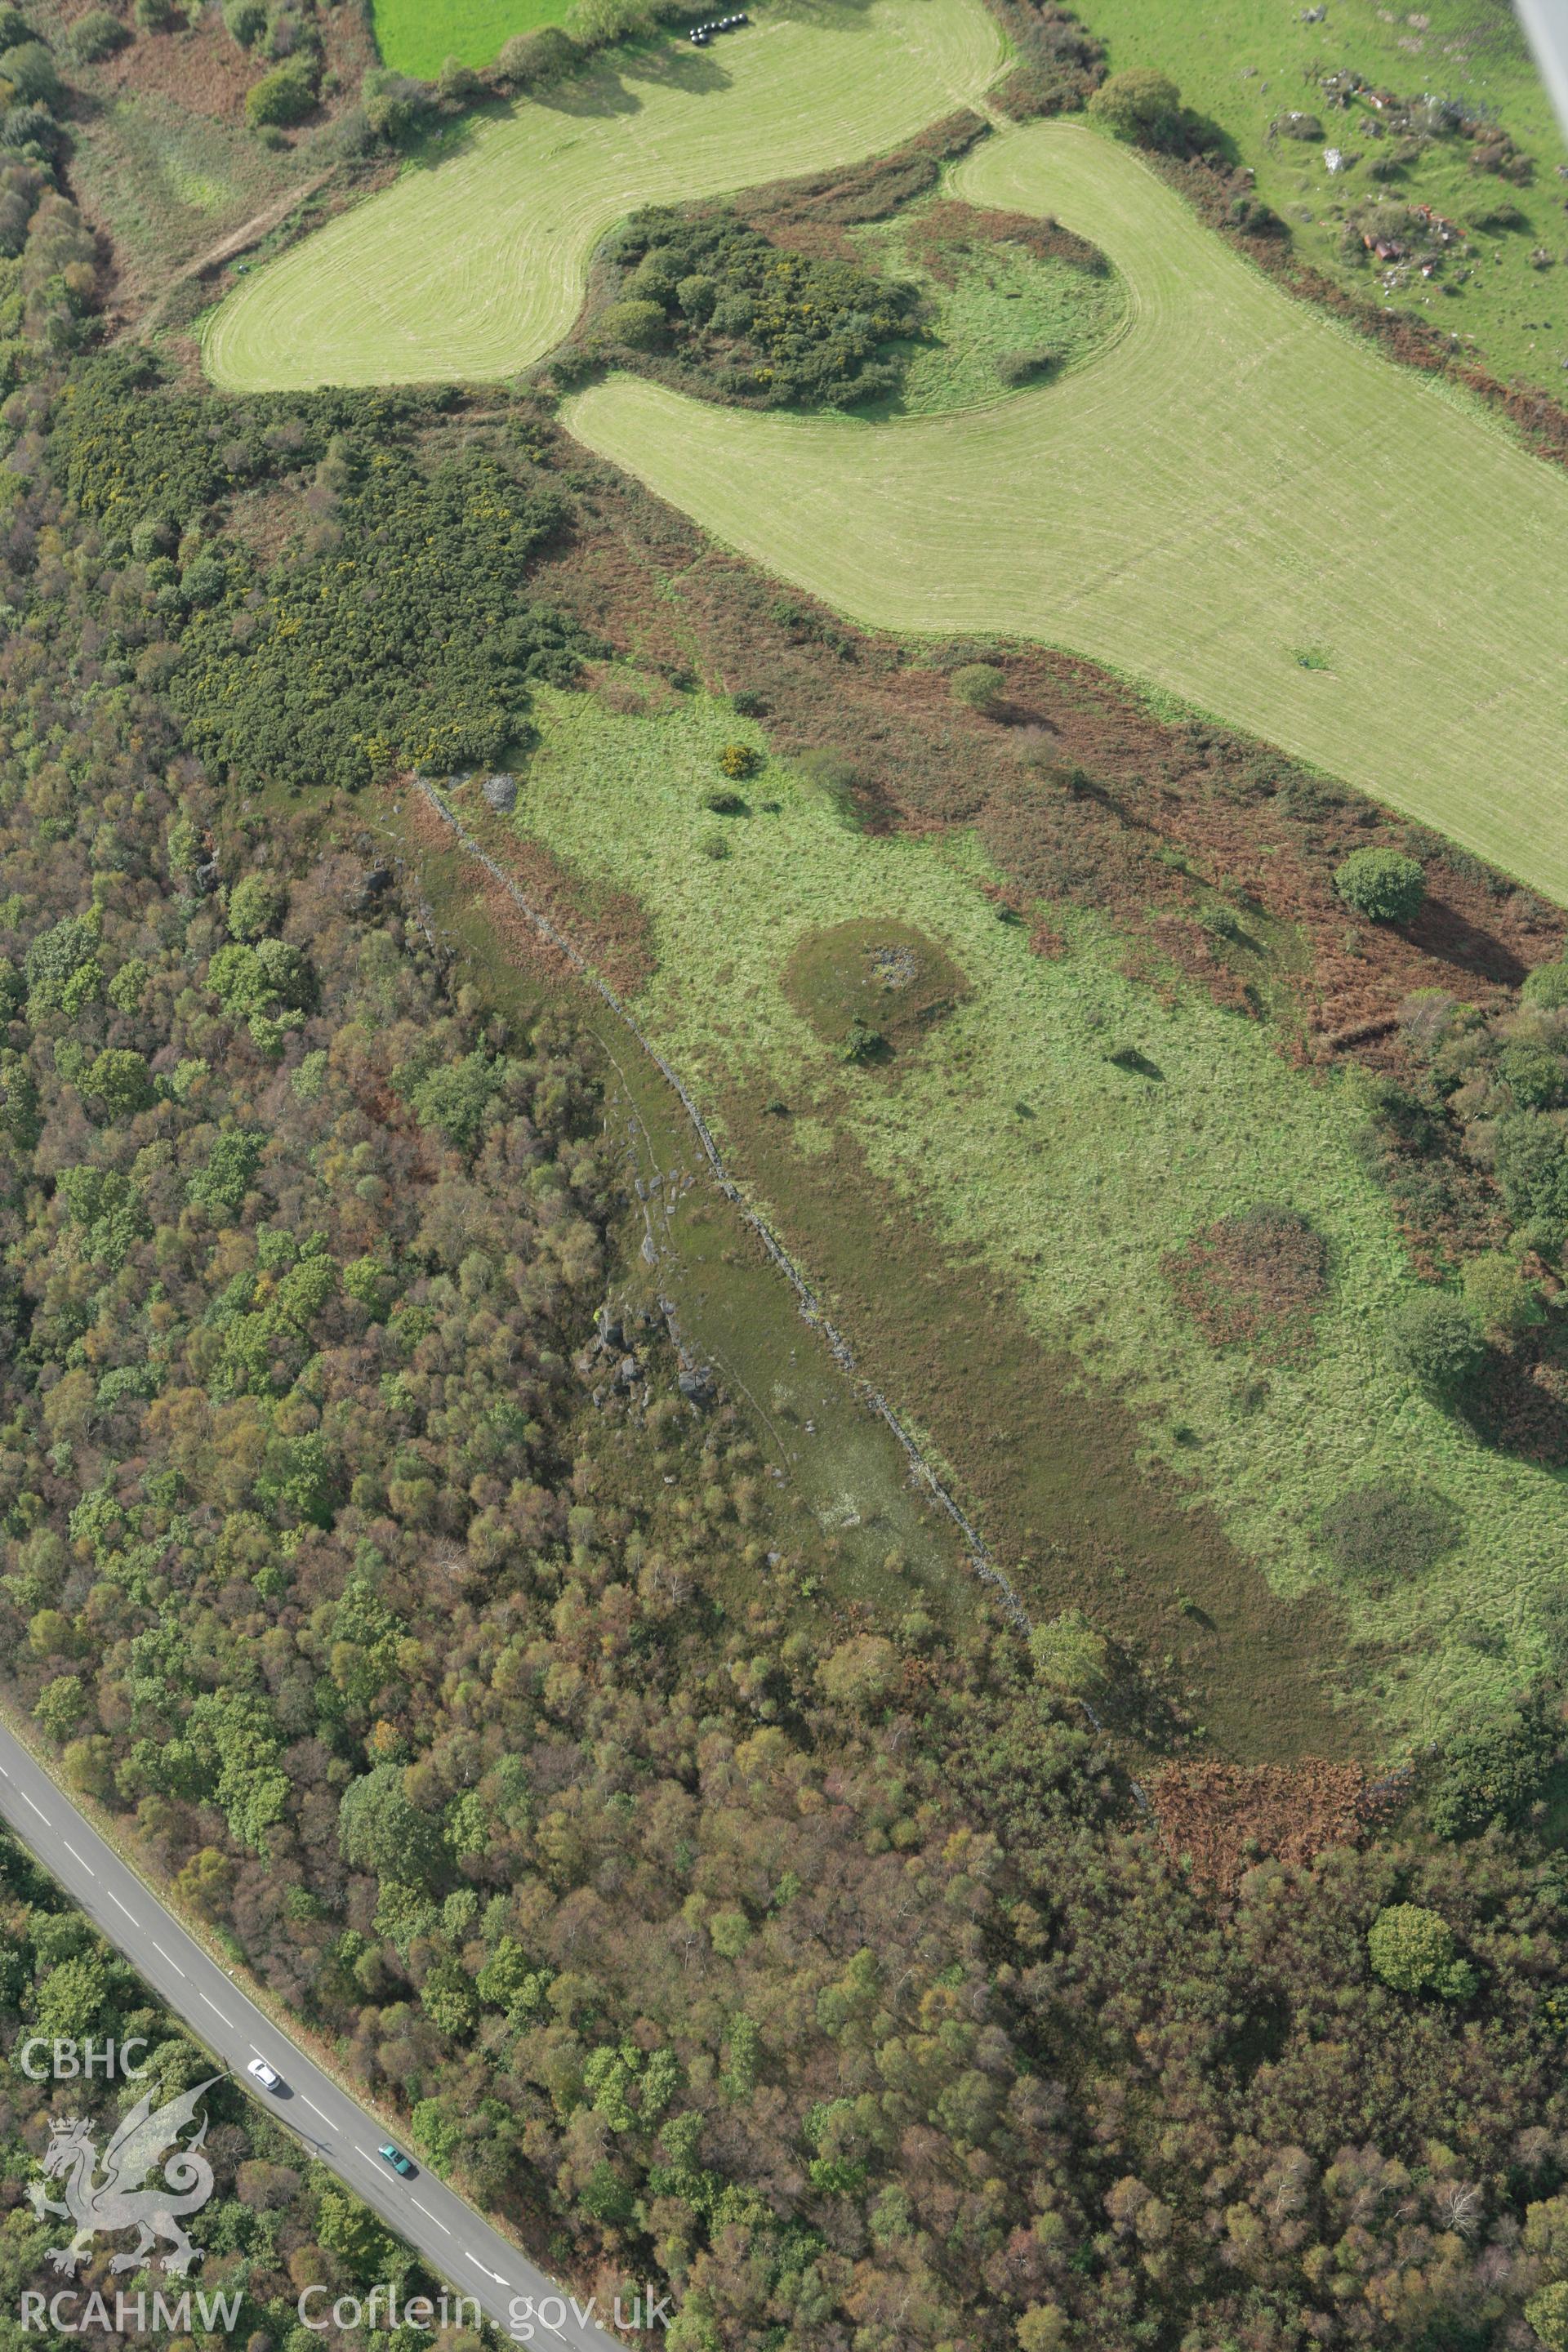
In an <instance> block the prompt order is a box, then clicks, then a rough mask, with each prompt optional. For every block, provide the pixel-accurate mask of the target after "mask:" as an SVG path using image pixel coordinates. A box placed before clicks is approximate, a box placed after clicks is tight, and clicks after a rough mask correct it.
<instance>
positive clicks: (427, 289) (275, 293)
mask: <svg viewBox="0 0 1568 2352" xmlns="http://www.w3.org/2000/svg"><path fill="white" fill-rule="evenodd" d="M1000 61H1001V48H1000V39H999V36H998V34H997V31H996V27H995V25H994V20H993V19H992V18H991V17H990V16H987V15H986V14H985V12H984V9H983V8H982V7H981V6H980V5H979V0H803V5H800V6H798V7H796V8H795V9H793V10H791V11H780V12H778V13H773V12H770V13H769V14H768V15H767V16H763V17H761V18H759V20H758V21H757V23H756V24H754V25H752V26H748V27H747V28H746V29H745V30H744V31H743V32H742V33H740V34H737V35H736V36H735V37H733V38H732V39H731V40H730V41H728V42H727V43H726V44H725V45H724V46H723V47H721V48H720V47H714V48H711V49H703V50H697V49H693V48H691V47H689V46H688V45H686V44H684V43H681V42H678V41H675V40H673V39H660V40H658V41H657V42H651V43H648V44H647V45H646V46H644V47H634V48H620V49H617V50H616V51H615V52H614V53H613V54H611V55H608V56H606V57H605V58H603V59H601V61H600V62H599V63H598V65H597V66H596V68H595V70H594V71H593V73H592V74H590V75H588V76H585V77H584V79H583V80H582V81H580V82H578V83H574V84H573V85H572V86H571V87H570V88H568V89H562V90H559V91H555V92H552V93H551V95H550V97H549V99H548V100H528V101H524V102H520V103H519V104H518V105H516V106H515V107H510V108H507V109H505V110H500V109H497V110H494V111H492V112H489V113H488V114H485V115H482V116H480V117H478V118H476V119H474V120H473V121H471V122H470V123H469V124H468V126H467V127H466V129H465V131H464V132H463V133H462V135H461V137H460V139H459V140H458V142H457V143H456V144H455V145H453V146H452V147H451V148H450V149H449V150H448V151H447V152H436V151H432V152H431V154H430V155H429V156H427V157H426V159H425V161H424V162H423V163H418V164H416V165H414V166H411V168H410V169H409V170H407V171H406V172H405V173H404V174H403V176H402V178H401V179H399V180H398V181H397V182H396V184H395V185H394V186H393V187H391V188H389V189H386V190H385V191H384V192H383V193H382V194H378V195H375V196H373V197H371V198H370V199H369V200H368V201H367V202H366V203H365V204H363V205H359V206H358V207H357V208H355V209H354V210H353V211H352V212H349V213H345V214H343V215H342V216H341V217H340V218H339V219H337V220H335V221H333V222H332V223H331V225H330V226H327V227H325V228H323V229H321V230H320V231H318V232H317V234H316V235H315V236H311V237H309V238H307V239H306V240H305V241H303V242H302V243H301V244H300V245H299V246H297V247H293V248H292V249H291V250H290V251H289V252H288V253H286V254H284V255H282V256H281V257H279V259H278V260H277V261H275V262H273V263H272V264H270V266H269V267H268V268H266V269H263V270H260V271H258V273H257V275H256V276H255V277H254V278H250V279H248V280H247V282H246V284H245V285H244V286H243V287H241V288H240V289H238V291H237V292H236V293H234V294H232V295H230V296H229V298H228V299H227V300H226V302H224V303H223V304H222V305H221V306H220V307H219V309H218V310H216V312H215V313H214V314H213V315H212V317H211V318H210V320H209V321H208V323H207V327H206V330H205V344H204V350H205V362H206V367H207V373H209V375H210V376H211V377H212V379H213V381H214V382H215V383H217V384H218V385H220V386H221V387H222V388H223V389H225V390H226V391H233V392H265V391H286V390H299V389H302V388H305V387H307V386H311V385H316V384H324V383H339V384H360V383H433V382H439V383H460V382H466V381H474V380H482V379H493V378H495V377H499V376H506V375H510V374H513V373H516V372H517V370H519V369H520V368H522V367H525V366H527V365H528V364H529V362H531V361H533V360H536V359H538V358H540V357H541V356H542V353H544V352H547V351H549V350H550V348H551V347H552V344H554V343H556V342H558V341H560V339H561V337H562V336H563V334H564V333H565V331H566V330H567V328H568V327H569V326H570V325H571V323H572V320H573V319H574V317H575V315H576V312H577V310H578V306H579V304H580V303H581V301H582V299H583V289H584V272H585V268H586V264H587V260H588V257H589V255H590V254H591V253H592V251H593V248H594V247H595V244H596V243H597V241H598V239H599V237H600V236H602V235H603V234H604V232H605V229H606V228H607V227H608V226H610V224H611V223H612V222H613V221H615V220H617V219H619V218H620V217H621V216H622V215H624V214H626V213H628V212H631V211H634V210H635V209H636V207H637V205H645V204H655V203H673V202H676V201H678V200H680V199H684V198H689V197H696V196H704V195H716V194H721V193H722V192H723V191H725V190H727V189H731V188H737V187H742V186H745V185H747V184H750V183H751V182H752V181H754V180H756V179H757V178H758V177H759V176H762V175H763V174H767V175H772V176H774V177H787V176H790V175H792V174H794V173H803V172H810V171H818V170H822V169H825V168H826V166H828V165H829V164H835V163H851V162H854V161H856V160H858V158H860V157H862V156H866V155H872V154H876V153H878V152H879V151H880V150H882V149H884V148H888V147H891V146H896V145H897V144H898V142H900V140H901V139H904V138H908V137H909V136H910V135H911V134H912V133H913V132H915V131H919V130H921V129H922V128H923V127H924V126H925V125H926V124H927V123H928V122H931V121H934V120H935V119H937V118H938V117H940V116H941V115H942V114H944V113H947V112H950V111H951V110H952V109H953V108H954V107H956V106H958V105H960V104H961V103H963V101H964V100H969V99H973V98H974V97H976V96H977V95H978V94H979V93H980V91H981V90H983V89H984V87H985V85H986V83H987V82H988V81H989V80H990V79H992V77H993V76H994V73H995V71H996V69H997V67H998V65H999V63H1000Z"/></svg>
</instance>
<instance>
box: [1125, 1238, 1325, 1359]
mask: <svg viewBox="0 0 1568 2352" xmlns="http://www.w3.org/2000/svg"><path fill="white" fill-rule="evenodd" d="M1164 1270H1165V1275H1166V1277H1167V1279H1168V1280H1169V1282H1170V1285H1171V1287H1172V1289H1173V1291H1174V1292H1175V1294H1176V1297H1177V1299H1178V1300H1179V1301H1180V1303H1181V1305H1182V1306H1183V1307H1184V1308H1185V1309H1186V1311H1187V1313H1188V1314H1189V1315H1190V1316H1191V1317H1192V1318H1193V1321H1194V1323H1195V1324H1196V1325H1197V1327H1198V1328H1199V1330H1200V1331H1202V1333H1203V1334H1204V1337H1205V1339H1208V1340H1209V1341H1210V1342H1211V1343H1212V1344H1213V1345H1214V1346H1215V1347H1216V1348H1231V1347H1245V1348H1250V1349H1251V1350H1252V1352H1253V1354H1254V1355H1255V1356H1256V1357H1257V1358H1258V1361H1259V1362H1260V1363H1270V1364H1277V1363H1283V1362H1286V1361H1288V1360H1289V1358H1291V1357H1292V1356H1300V1355H1303V1354H1304V1353H1305V1352H1306V1350H1307V1349H1309V1348H1310V1346H1311V1344H1312V1336H1313V1334H1312V1327H1313V1324H1314V1321H1315V1320H1316V1318H1317V1316H1318V1314H1319V1312H1320V1311H1321V1308H1322V1307H1323V1306H1324V1304H1325V1303H1326V1301H1327V1298H1328V1295H1329V1263H1328V1251H1327V1248H1326V1247H1325V1245H1324V1243H1323V1240H1322V1237H1321V1234H1315V1233H1314V1232H1313V1231H1312V1228H1311V1226H1310V1224H1309V1223H1307V1220H1306V1218H1305V1217H1302V1216H1299V1215H1298V1214H1297V1213H1296V1212H1295V1210H1294V1209H1281V1208H1275V1207H1272V1206H1270V1205H1268V1203H1262V1204H1260V1205H1259V1206H1258V1207H1257V1208H1253V1209H1244V1210H1242V1211H1241V1212H1240V1213H1238V1214H1237V1215H1236V1216H1230V1217H1221V1218H1220V1219H1219V1220H1218V1221H1217V1223H1215V1224H1212V1225H1210V1226H1209V1227H1208V1228H1207V1229H1206V1231H1205V1232H1204V1233H1201V1234H1196V1235H1194V1238H1193V1240H1192V1241H1190V1242H1189V1243H1188V1244H1187V1245H1186V1247H1185V1249H1184V1250H1175V1251H1173V1252H1172V1254H1171V1255H1170V1256H1169V1257H1168V1258H1167V1259H1166V1260H1165V1269H1164Z"/></svg>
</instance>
